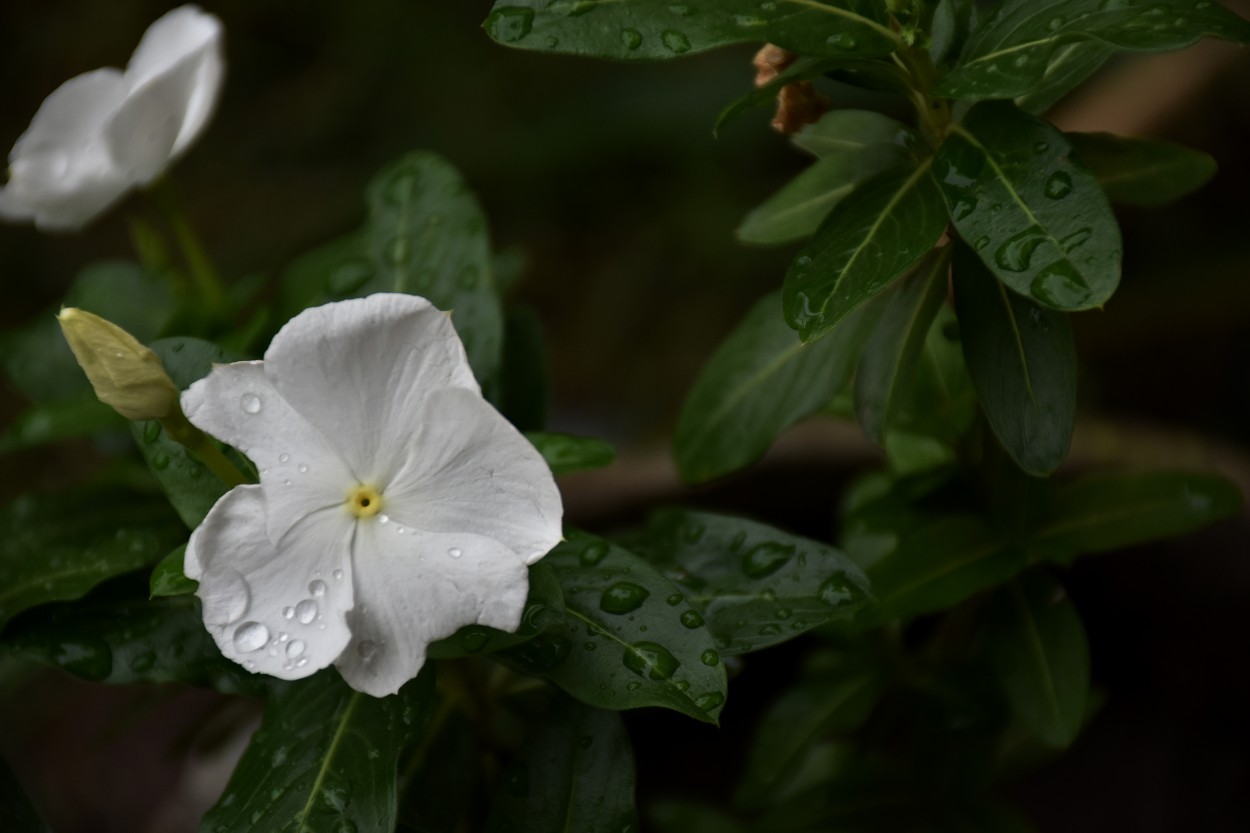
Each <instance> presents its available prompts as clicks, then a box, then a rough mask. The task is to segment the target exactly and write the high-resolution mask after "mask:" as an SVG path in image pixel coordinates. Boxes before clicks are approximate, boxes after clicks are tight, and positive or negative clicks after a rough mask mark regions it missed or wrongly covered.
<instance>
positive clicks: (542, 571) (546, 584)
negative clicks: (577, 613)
mask: <svg viewBox="0 0 1250 833" xmlns="http://www.w3.org/2000/svg"><path fill="white" fill-rule="evenodd" d="M529 583H530V587H529V596H528V597H527V598H526V600H525V613H524V615H522V617H521V625H520V627H518V628H517V631H516V633H508V632H506V631H501V630H497V629H495V628H488V627H486V626H485V625H466V626H465V627H463V628H461V629H460V630H458V631H456V632H455V633H454V634H452V635H451V636H449V637H447V638H446V639H440V640H439V641H437V642H433V643H431V644H430V647H429V649H428V650H427V651H426V656H428V657H430V658H431V659H457V658H459V657H468V656H473V655H475V654H493V653H494V652H496V651H502V650H505V649H507V648H512V647H515V646H517V645H520V644H522V643H524V642H528V641H529V640H531V639H533V638H534V637H535V636H537V635H538V634H539V633H540V632H541V631H542V629H543V628H544V627H545V626H546V625H548V624H549V623H550V622H551V621H552V620H553V619H555V618H558V617H559V615H560V612H561V611H562V610H564V596H563V594H562V592H561V590H560V582H559V581H558V580H557V579H556V577H555V575H554V574H553V573H552V572H551V569H550V568H549V567H548V566H547V565H546V562H540V563H538V564H534V565H533V566H531V567H530V570H529Z"/></svg>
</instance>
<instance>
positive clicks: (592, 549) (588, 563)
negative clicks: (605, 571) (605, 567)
mask: <svg viewBox="0 0 1250 833" xmlns="http://www.w3.org/2000/svg"><path fill="white" fill-rule="evenodd" d="M608 550H609V547H608V542H607V541H595V542H594V543H593V544H591V545H590V546H588V547H586V549H584V550H582V554H581V555H580V556H578V561H580V562H581V565H582V566H583V567H594V566H595V565H597V564H598V563H599V562H600V561H602V560H603V559H604V558H606V557H607V555H608Z"/></svg>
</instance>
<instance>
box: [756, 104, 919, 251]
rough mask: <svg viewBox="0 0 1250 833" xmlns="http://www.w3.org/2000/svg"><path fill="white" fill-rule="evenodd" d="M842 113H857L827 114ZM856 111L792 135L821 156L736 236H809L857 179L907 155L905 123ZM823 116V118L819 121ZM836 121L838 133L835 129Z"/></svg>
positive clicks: (776, 239)
mask: <svg viewBox="0 0 1250 833" xmlns="http://www.w3.org/2000/svg"><path fill="white" fill-rule="evenodd" d="M844 113H846V114H855V115H859V113H858V111H853V110H847V111H839V112H835V113H830V114H829V115H830V116H841V115H843V114H844ZM855 115H852V117H851V118H849V119H839V120H837V121H836V122H835V125H834V126H833V127H831V128H830V129H827V130H822V131H820V132H813V133H808V134H807V135H806V136H805V135H804V134H802V133H800V134H798V135H797V136H796V138H795V142H796V144H799V145H800V147H803V148H805V149H813V148H819V151H815V150H813V152H818V154H819V155H820V156H821V157H822V158H821V159H820V160H819V161H818V162H817V163H816V164H814V165H812V166H811V167H810V168H808V169H807V170H805V171H803V172H802V173H801V174H799V175H798V176H797V177H795V178H794V179H793V180H791V181H790V182H789V184H787V185H786V186H785V187H783V188H782V189H781V190H780V191H778V192H777V193H776V194H774V195H773V196H772V197H769V198H768V199H767V200H766V201H765V202H764V203H763V204H762V205H760V206H759V207H757V208H755V209H754V210H753V211H751V213H750V214H748V215H747V216H746V219H744V220H743V221H742V225H740V226H739V227H738V232H737V234H738V239H740V240H742V241H743V242H746V243H759V244H774V243H789V242H791V241H794V240H801V239H802V238H804V237H809V236H811V235H812V234H813V233H814V232H815V231H816V229H817V228H819V227H820V224H821V223H822V222H823V221H824V219H825V217H827V216H828V215H829V212H830V211H832V210H833V208H834V206H836V205H838V203H840V202H841V201H842V199H843V198H844V197H846V196H847V195H848V194H850V193H851V192H852V191H853V190H854V189H855V188H856V187H857V186H858V185H859V184H860V183H861V182H864V181H865V180H867V179H870V178H871V177H873V176H875V175H877V174H879V173H881V172H882V171H885V170H888V169H890V168H893V167H895V166H896V165H899V164H901V163H903V162H904V161H905V160H906V159H907V156H908V151H907V145H908V138H907V137H908V135H909V134H910V131H909V130H908V129H907V128H906V127H904V126H903V125H901V124H899V123H898V122H895V121H894V120H893V119H888V118H886V117H885V116H879V115H878V114H876V113H863V114H862V115H863V116H875V117H876V118H872V119H869V118H856V117H855ZM827 120H828V116H826V118H825V119H823V120H822V122H823V121H827ZM879 120H883V121H885V122H889V123H891V125H892V126H891V125H883V124H882V123H881V121H879ZM839 125H840V127H841V131H840V132H834V130H835V129H836V128H837V127H838V126H839ZM839 140H841V144H839V143H838V142H839Z"/></svg>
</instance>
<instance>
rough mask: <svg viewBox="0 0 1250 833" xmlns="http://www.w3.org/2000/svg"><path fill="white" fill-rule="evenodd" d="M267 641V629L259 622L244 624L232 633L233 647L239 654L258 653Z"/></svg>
mask: <svg viewBox="0 0 1250 833" xmlns="http://www.w3.org/2000/svg"><path fill="white" fill-rule="evenodd" d="M268 641H269V628H267V627H265V626H264V625H262V624H261V623H260V622H244V623H243V624H242V625H239V627H238V628H236V629H235V632H234V647H235V649H237V650H238V651H239V653H241V654H250V653H252V652H253V651H259V650H260V649H261V648H263V647H265V643H266V642H268Z"/></svg>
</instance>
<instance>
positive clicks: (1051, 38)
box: [936, 0, 1250, 99]
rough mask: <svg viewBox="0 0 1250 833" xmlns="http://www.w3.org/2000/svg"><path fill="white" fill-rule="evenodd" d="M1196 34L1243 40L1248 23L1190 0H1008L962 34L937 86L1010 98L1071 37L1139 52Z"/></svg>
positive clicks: (1034, 80)
mask: <svg viewBox="0 0 1250 833" xmlns="http://www.w3.org/2000/svg"><path fill="white" fill-rule="evenodd" d="M1203 37H1215V38H1223V39H1225V40H1230V41H1233V42H1235V43H1247V42H1250V23H1247V22H1246V21H1244V20H1242V19H1241V18H1239V17H1237V16H1236V15H1235V14H1233V13H1232V12H1230V11H1228V10H1227V9H1225V8H1223V7H1222V6H1220V5H1219V4H1218V3H1213V2H1199V3H1195V2H1194V1H1193V0H1060V1H1059V2H1049V3H1038V2H1036V0H1008V2H1006V3H1003V4H1002V5H1001V6H1000V7H999V8H998V10H997V11H996V12H995V13H994V14H993V15H991V16H990V17H989V18H988V19H987V20H986V21H985V23H984V24H983V25H982V26H981V27H980V28H978V29H977V31H975V32H973V34H972V36H971V37H970V38H969V39H968V44H967V47H966V48H965V49H964V53H963V56H962V59H961V61H960V64H959V66H957V67H955V68H954V69H953V70H951V72H950V73H949V74H948V75H947V76H946V77H945V78H944V79H942V81H941V82H940V83H939V84H938V86H937V90H936V92H937V94H938V95H941V96H945V97H948V98H969V99H979V98H1010V97H1012V96H1017V95H1022V94H1025V93H1028V92H1030V91H1031V90H1032V89H1033V88H1034V87H1035V86H1036V85H1037V84H1038V83H1039V82H1040V81H1042V80H1043V79H1044V78H1045V77H1046V75H1047V74H1048V73H1049V72H1050V71H1051V66H1052V63H1053V62H1054V60H1055V56H1056V53H1058V52H1060V50H1061V49H1062V48H1063V47H1064V46H1066V45H1069V44H1071V43H1072V42H1073V41H1080V40H1093V41H1096V42H1099V43H1100V44H1104V45H1108V46H1113V47H1119V48H1120V49H1132V50H1138V51H1145V52H1159V51H1165V50H1171V49H1181V48H1183V47H1186V46H1189V45H1190V44H1192V43H1194V42H1195V41H1197V40H1199V39H1200V38H1203Z"/></svg>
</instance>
